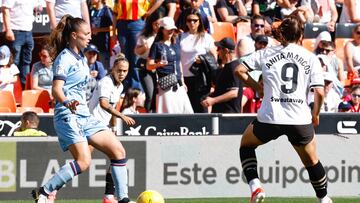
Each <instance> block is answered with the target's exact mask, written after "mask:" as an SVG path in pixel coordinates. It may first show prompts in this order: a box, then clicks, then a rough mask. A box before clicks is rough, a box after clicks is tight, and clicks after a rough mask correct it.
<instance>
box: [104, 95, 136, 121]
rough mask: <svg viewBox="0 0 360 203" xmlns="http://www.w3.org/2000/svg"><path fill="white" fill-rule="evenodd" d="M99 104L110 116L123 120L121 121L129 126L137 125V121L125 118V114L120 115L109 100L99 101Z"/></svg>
mask: <svg viewBox="0 0 360 203" xmlns="http://www.w3.org/2000/svg"><path fill="white" fill-rule="evenodd" d="M99 103H100V106H101V108H102V109H104V110H105V111H106V112H108V113H109V114H111V115H113V116H115V117H117V118H121V120H123V121H124V122H125V123H126V124H127V125H134V124H135V120H134V119H132V118H130V117H129V116H125V115H124V114H122V113H120V112H119V111H117V110H116V109H115V108H114V107H113V106H112V105H111V104H110V103H109V100H108V99H107V98H100V99H99Z"/></svg>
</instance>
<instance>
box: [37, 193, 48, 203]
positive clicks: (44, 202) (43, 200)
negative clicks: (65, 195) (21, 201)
mask: <svg viewBox="0 0 360 203" xmlns="http://www.w3.org/2000/svg"><path fill="white" fill-rule="evenodd" d="M37 203H48V198H47V197H46V196H45V195H42V194H40V195H39V198H38V200H37Z"/></svg>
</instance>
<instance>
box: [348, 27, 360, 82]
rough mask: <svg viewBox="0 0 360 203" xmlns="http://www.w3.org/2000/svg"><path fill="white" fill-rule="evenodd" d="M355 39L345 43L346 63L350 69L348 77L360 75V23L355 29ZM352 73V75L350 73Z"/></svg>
mask: <svg viewBox="0 0 360 203" xmlns="http://www.w3.org/2000/svg"><path fill="white" fill-rule="evenodd" d="M352 36H353V40H352V41H349V42H347V43H346V45H345V49H344V54H345V64H346V66H347V71H348V79H352V78H357V77H359V69H360V55H359V53H360V24H357V25H356V27H355V28H354V30H353V35H352ZM349 74H350V75H349Z"/></svg>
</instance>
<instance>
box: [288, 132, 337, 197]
mask: <svg viewBox="0 0 360 203" xmlns="http://www.w3.org/2000/svg"><path fill="white" fill-rule="evenodd" d="M293 147H294V149H295V150H296V152H297V153H298V155H299V157H300V159H301V161H302V163H303V164H304V166H305V167H306V170H307V171H308V173H309V177H310V181H311V184H312V186H313V188H314V190H315V193H316V196H317V198H318V201H319V203H332V200H331V199H330V198H329V197H328V196H327V176H326V173H325V169H324V167H323V166H322V164H321V162H320V161H319V158H318V156H317V153H316V140H315V137H314V138H313V139H312V140H311V141H310V142H309V143H308V144H306V145H300V146H294V145H293Z"/></svg>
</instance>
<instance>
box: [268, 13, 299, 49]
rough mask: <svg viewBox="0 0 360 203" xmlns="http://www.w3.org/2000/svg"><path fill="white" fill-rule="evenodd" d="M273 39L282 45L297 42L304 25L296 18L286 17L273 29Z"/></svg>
mask: <svg viewBox="0 0 360 203" xmlns="http://www.w3.org/2000/svg"><path fill="white" fill-rule="evenodd" d="M272 34H273V36H274V38H275V39H276V40H277V41H279V42H280V43H281V44H282V45H284V46H287V45H288V44H289V43H294V42H298V41H299V40H300V39H301V38H302V36H303V34H304V24H303V23H302V22H301V20H300V19H299V18H298V17H296V16H289V17H286V18H285V19H284V20H283V21H282V22H281V24H280V25H279V27H277V28H273V30H272Z"/></svg>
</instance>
